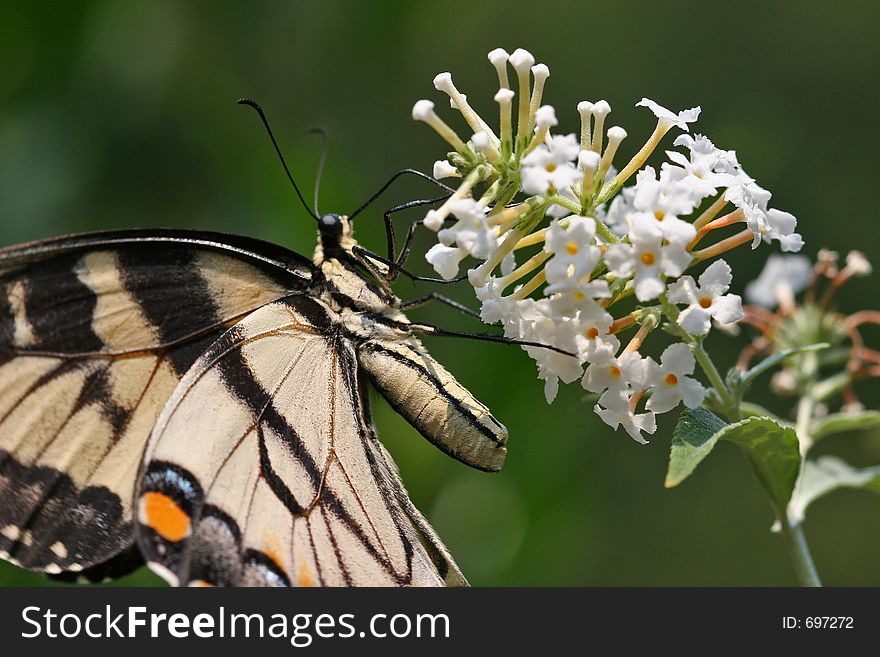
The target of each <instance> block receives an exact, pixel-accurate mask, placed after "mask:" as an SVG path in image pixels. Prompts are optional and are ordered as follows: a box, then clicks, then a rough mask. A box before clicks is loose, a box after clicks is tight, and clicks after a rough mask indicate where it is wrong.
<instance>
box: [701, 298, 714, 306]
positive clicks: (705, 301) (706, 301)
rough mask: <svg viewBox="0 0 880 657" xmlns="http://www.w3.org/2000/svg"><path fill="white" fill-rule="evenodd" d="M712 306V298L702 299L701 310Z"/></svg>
mask: <svg viewBox="0 0 880 657" xmlns="http://www.w3.org/2000/svg"><path fill="white" fill-rule="evenodd" d="M711 305H712V297H700V308H708V307H710V306H711Z"/></svg>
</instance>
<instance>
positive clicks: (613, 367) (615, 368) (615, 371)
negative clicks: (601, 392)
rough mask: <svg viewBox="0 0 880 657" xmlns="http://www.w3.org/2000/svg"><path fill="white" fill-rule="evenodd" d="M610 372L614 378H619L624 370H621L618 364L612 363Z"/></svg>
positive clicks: (609, 368)
mask: <svg viewBox="0 0 880 657" xmlns="http://www.w3.org/2000/svg"><path fill="white" fill-rule="evenodd" d="M608 374H610V375H611V377H612V378H614V379H619V378H620V376H621V374H622V372H621V371H620V368H619V367H618V366H617V365H610V366H609V367H608Z"/></svg>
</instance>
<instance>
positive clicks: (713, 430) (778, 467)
mask: <svg viewBox="0 0 880 657" xmlns="http://www.w3.org/2000/svg"><path fill="white" fill-rule="evenodd" d="M719 440H727V441H730V442H732V443H736V444H737V445H739V446H740V447H741V448H742V449H743V450H744V451H745V453H746V456H747V457H748V459H749V461H750V462H751V464H752V467H753V468H754V469H755V474H756V475H757V476H758V479H759V480H760V481H761V484H762V485H763V486H764V488H766V489H767V492H768V493H769V494H770V497H771V498H772V499H773V503H774V505H775V506H776V508H777V510H778V511H779V512H780V513H782V512H784V510H785V507H786V505H787V504H788V500H789V499H790V498H791V493H792V490H793V489H794V484H795V481H796V480H797V476H798V471H799V469H800V463H801V456H800V452H799V450H798V439H797V434H795V431H794V429H793V428H792V427H790V426H786V425H783V424H781V423H779V422H777V421H776V420H773V419H772V418H769V417H750V418H746V419H745V420H742V421H741V422H737V423H736V424H726V423H725V422H724V421H723V420H722V419H721V418H719V417H717V416H716V415H713V414H712V413H710V412H709V411H707V410H706V409H704V408H695V409H693V410H689V411H685V412H684V413H682V414H681V418H680V419H679V422H678V425H677V426H676V427H675V431H674V432H673V434H672V449H671V451H670V455H669V470H668V471H667V474H666V482H665V485H666V487H667V488H671V487H673V486H676V485H678V484H680V483H681V482H682V481H684V480H685V479H686V478H687V477H688V476H689V475H690V474H691V473H692V472H693V471H694V468H696V467H697V465H699V463H700V462H701V461H702V460H703V459H704V458H706V456H708V454H709V452H711V451H712V448H714V447H715V444H716V443H717V442H718V441H719Z"/></svg>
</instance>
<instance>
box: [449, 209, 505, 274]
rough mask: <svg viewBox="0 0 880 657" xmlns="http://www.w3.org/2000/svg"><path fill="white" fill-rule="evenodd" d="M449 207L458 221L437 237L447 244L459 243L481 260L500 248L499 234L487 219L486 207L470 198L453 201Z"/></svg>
mask: <svg viewBox="0 0 880 657" xmlns="http://www.w3.org/2000/svg"><path fill="white" fill-rule="evenodd" d="M448 207H449V212H450V213H451V214H453V215H455V217H456V218H457V219H458V221H457V222H456V223H455V225H453V226H451V227H450V228H444V229H443V230H441V231H440V232H439V233H437V239H439V240H440V242H442V243H443V244H445V245H446V246H452V245H453V244H457V245H458V246H459V247H461V248H462V249H464V250H465V251H466V252H467V253H469V254H470V255H472V256H474V257H475V258H478V259H480V260H485V259H487V258H488V257H489V256H491V255H492V254H493V253H494V252H495V250H496V249H497V248H498V235H497V231H496V229H495V228H494V227H492V226H489V224H488V222H487V221H486V209H485V208H484V207H483V206H482V205H480V204H479V203H477V202H476V201H475V200H473V199H470V198H463V199H459V200H456V201H452V202H451V203H449V206H448Z"/></svg>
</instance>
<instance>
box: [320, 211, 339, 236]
mask: <svg viewBox="0 0 880 657" xmlns="http://www.w3.org/2000/svg"><path fill="white" fill-rule="evenodd" d="M318 227H319V228H320V229H321V234H322V235H325V236H327V237H337V238H338V237H339V236H340V235H342V217H340V216H339V215H338V214H325V215H323V216H322V217H321V218H320V219H319V220H318Z"/></svg>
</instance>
